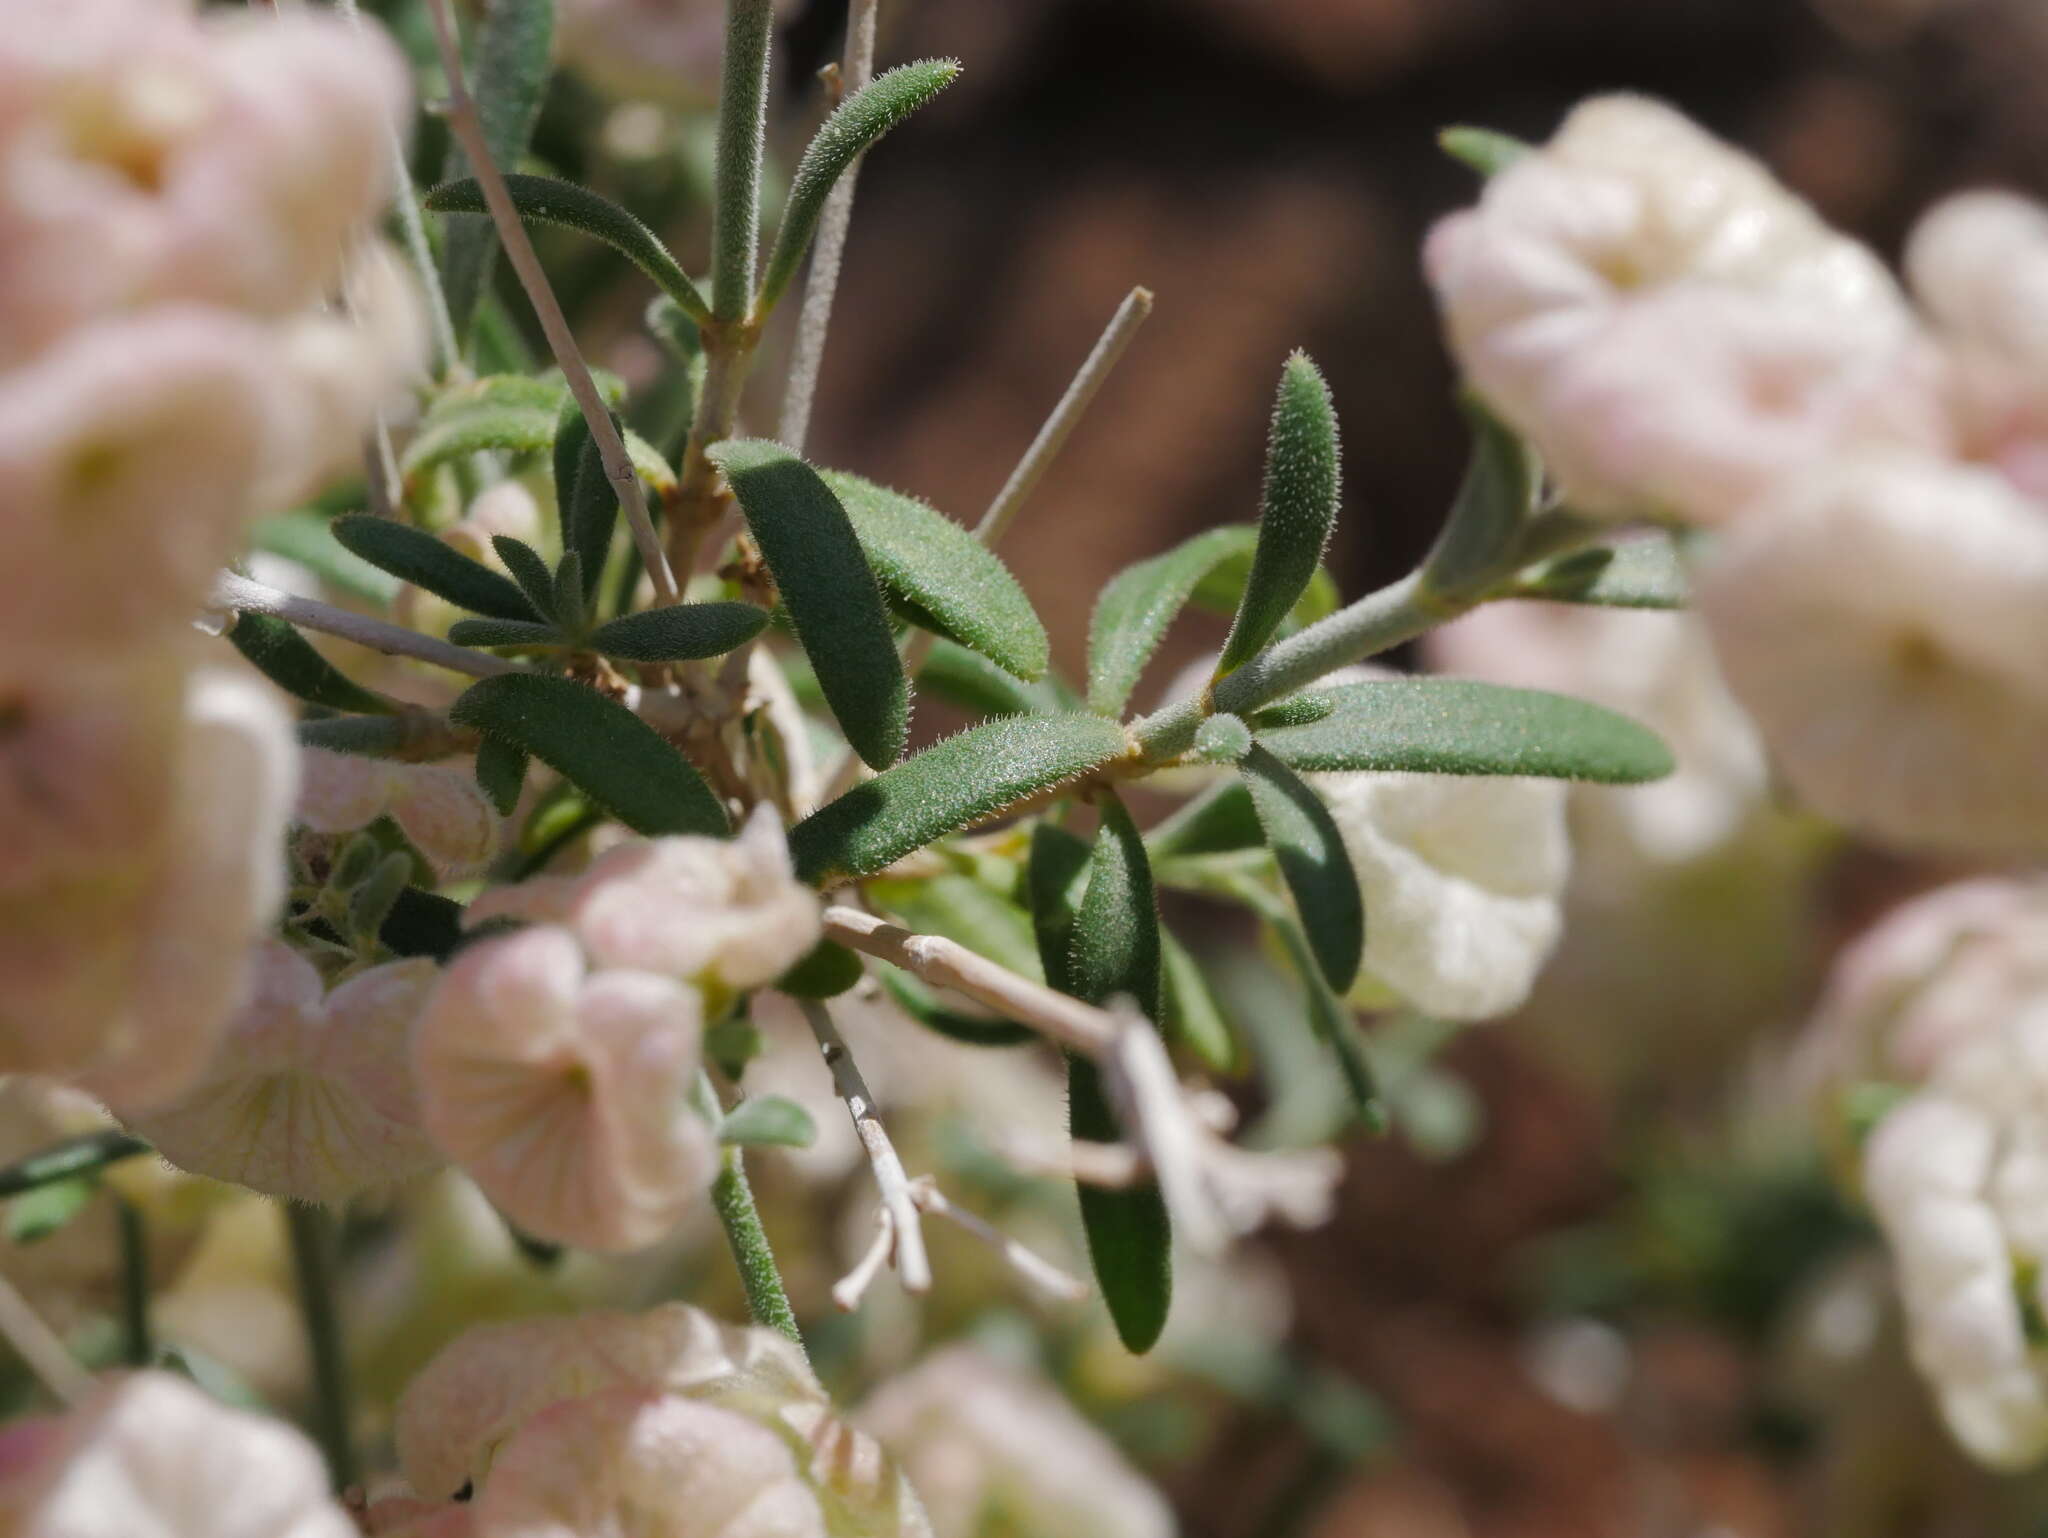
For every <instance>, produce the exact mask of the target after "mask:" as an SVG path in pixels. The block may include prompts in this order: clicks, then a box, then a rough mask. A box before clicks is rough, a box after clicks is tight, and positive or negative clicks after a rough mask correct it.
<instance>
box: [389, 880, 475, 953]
mask: <svg viewBox="0 0 2048 1538" xmlns="http://www.w3.org/2000/svg"><path fill="white" fill-rule="evenodd" d="M377 938H378V939H380V940H382V941H383V942H384V943H385V945H387V946H389V947H390V948H391V949H392V950H393V951H394V952H396V953H397V954H398V955H400V956H431V957H433V958H434V960H436V961H446V960H447V959H448V958H449V957H450V956H452V955H454V954H455V952H456V950H457V949H458V948H459V947H460V946H461V944H462V939H463V935H462V904H461V903H459V902H456V901H455V900H454V899H453V898H448V897H443V896H441V895H440V894H439V893H437V892H423V891H421V890H420V889H419V888H418V887H416V886H409V887H407V888H406V889H405V890H404V891H403V892H400V893H399V894H398V901H397V902H395V903H393V904H392V905H391V912H390V914H389V915H388V916H387V917H386V918H385V920H384V927H383V928H382V929H380V930H379V931H378V932H377Z"/></svg>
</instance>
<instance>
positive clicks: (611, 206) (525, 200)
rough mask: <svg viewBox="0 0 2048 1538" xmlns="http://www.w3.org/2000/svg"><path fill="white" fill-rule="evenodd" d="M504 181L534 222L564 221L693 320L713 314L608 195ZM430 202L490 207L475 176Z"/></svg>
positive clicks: (442, 207) (545, 180)
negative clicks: (637, 273)
mask: <svg viewBox="0 0 2048 1538" xmlns="http://www.w3.org/2000/svg"><path fill="white" fill-rule="evenodd" d="M505 186H506V189H507V190H508V191H509V192H510V193H511V194H512V203H513V206H514V207H516V208H517V209H518V210H519V217H520V218H522V219H525V220H527V221H528V222H530V223H534V224H555V225H560V226H562V227H563V228H565V229H571V230H578V231H581V232H582V233H583V234H585V235H589V236H592V237H594V238H596V239H598V240H601V241H603V242H604V243H605V244H606V245H608V246H610V247H611V248H612V249H613V250H614V251H616V252H618V253H619V255H621V256H623V257H625V259H626V260H627V261H629V262H631V263H632V264H633V265H634V266H635V267H638V268H639V269H640V270H641V271H642V272H644V273H646V274H647V276H648V277H650V278H652V279H654V281H655V283H656V284H657V285H658V286H659V287H660V289H661V291H662V292H663V293H665V294H667V295H668V296H669V298H671V299H673V300H675V302H676V303H677V305H679V306H680V307H681V308H682V309H683V311H684V312H685V313H686V314H688V315H689V316H690V317H691V318H692V319H694V320H698V321H704V320H708V319H710V317H711V311H710V308H709V307H708V306H707V305H706V304H705V303H704V296H703V295H702V294H700V293H698V292H697V285H696V284H694V283H692V282H691V281H690V277H689V274H688V273H686V272H684V271H683V269H682V267H681V266H680V265H679V264H678V263H677V261H676V259H675V258H674V257H673V256H671V255H670V254H669V249H668V247H667V246H665V245H663V244H662V243H661V237H660V236H658V235H656V234H655V233H654V231H652V230H650V229H649V228H648V227H647V226H646V225H644V224H642V223H641V222H640V221H639V220H638V219H636V218H634V217H633V216H632V215H631V214H629V213H627V212H626V210H625V209H623V208H621V207H619V205H618V204H616V203H614V202H613V201H612V200H611V199H610V198H607V197H604V196H601V195H600V194H598V193H595V192H592V191H591V190H590V189H589V188H587V187H579V186H577V185H576V184H575V183H574V182H563V181H557V180H555V179H554V178H553V177H551V176H517V175H513V176H507V177H506V178H505ZM426 205H427V207H429V208H431V209H435V210H437V211H438V212H440V213H444V214H485V213H489V212H490V210H489V208H488V207H486V206H485V203H484V191H483V188H482V187H481V186H480V185H478V183H477V181H476V179H475V178H474V177H464V178H463V179H462V180H461V181H454V182H443V183H442V184H441V185H440V186H438V187H435V188H433V189H431V190H430V191H429V192H428V193H427V195H426Z"/></svg>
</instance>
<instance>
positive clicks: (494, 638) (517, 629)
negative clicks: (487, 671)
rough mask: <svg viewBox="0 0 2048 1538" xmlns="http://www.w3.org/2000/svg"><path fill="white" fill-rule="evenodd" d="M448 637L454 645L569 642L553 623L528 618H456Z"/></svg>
mask: <svg viewBox="0 0 2048 1538" xmlns="http://www.w3.org/2000/svg"><path fill="white" fill-rule="evenodd" d="M448 639H449V640H451V641H453V642H454V643H455V644H456V645H457V646H533V647H559V646H566V645H568V644H569V643H568V638H567V637H566V636H564V635H563V634H562V633H561V632H560V631H559V630H557V629H556V628H555V627H554V626H553V625H548V624H543V623H541V622H540V621H539V620H531V619H459V620H457V621H456V622H455V623H454V624H452V625H450V626H449V627H448Z"/></svg>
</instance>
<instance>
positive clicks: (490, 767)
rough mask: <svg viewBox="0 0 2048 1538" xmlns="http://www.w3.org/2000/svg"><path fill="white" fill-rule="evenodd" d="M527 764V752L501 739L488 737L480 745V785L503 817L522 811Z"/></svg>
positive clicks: (478, 751) (478, 763) (477, 763)
mask: <svg viewBox="0 0 2048 1538" xmlns="http://www.w3.org/2000/svg"><path fill="white" fill-rule="evenodd" d="M526 764H527V755H526V750H525V749H524V748H522V747H518V746H516V745H515V744H513V743H510V742H507V741H505V740H504V739H503V738H501V737H486V738H484V739H483V741H481V742H479V743H478V744H477V749H476V782H477V785H478V786H479V787H480V788H481V789H482V790H483V793H484V794H485V795H486V796H489V797H490V798H491V805H492V806H495V807H496V808H497V809H498V815H499V816H500V817H510V816H511V815H512V814H513V812H515V811H517V810H518V808H519V794H520V792H521V791H523V790H524V789H525V788H526Z"/></svg>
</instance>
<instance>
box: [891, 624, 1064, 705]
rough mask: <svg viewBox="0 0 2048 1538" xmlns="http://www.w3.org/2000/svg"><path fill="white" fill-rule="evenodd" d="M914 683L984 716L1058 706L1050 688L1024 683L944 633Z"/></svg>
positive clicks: (927, 691) (926, 691) (922, 688)
mask: <svg viewBox="0 0 2048 1538" xmlns="http://www.w3.org/2000/svg"><path fill="white" fill-rule="evenodd" d="M917 686H918V688H919V689H920V690H922V691H924V692H925V693H927V694H935V695H937V696H938V697H939V698H940V699H942V700H948V701H950V702H951V703H953V704H955V705H959V706H961V707H963V708H964V709H967V710H971V711H974V712H975V713H976V714H978V715H984V716H1026V715H1033V714H1035V713H1037V712H1039V711H1045V710H1057V709H1058V708H1059V706H1058V705H1057V703H1056V702H1055V701H1054V699H1053V697H1052V695H1051V691H1049V690H1047V689H1045V688H1043V687H1042V686H1040V685H1035V684H1029V683H1026V682H1025V681H1024V680H1023V679H1021V678H1019V677H1018V676H1017V675H1016V674H1014V673H1010V672H1006V671H1005V670H1004V669H1002V668H999V667H997V666H996V665H995V664H994V663H993V662H991V661H989V660H988V658H986V657H984V656H982V654H981V653H980V652H977V651H969V650H968V649H967V648H966V647H964V646H962V645H960V644H959V643H958V642H955V641H948V640H946V639H945V638H944V637H943V636H941V637H937V638H936V641H935V644H934V645H933V647H932V650H931V655H930V656H928V657H927V658H925V661H924V666H923V667H921V668H919V669H918V670H917Z"/></svg>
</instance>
